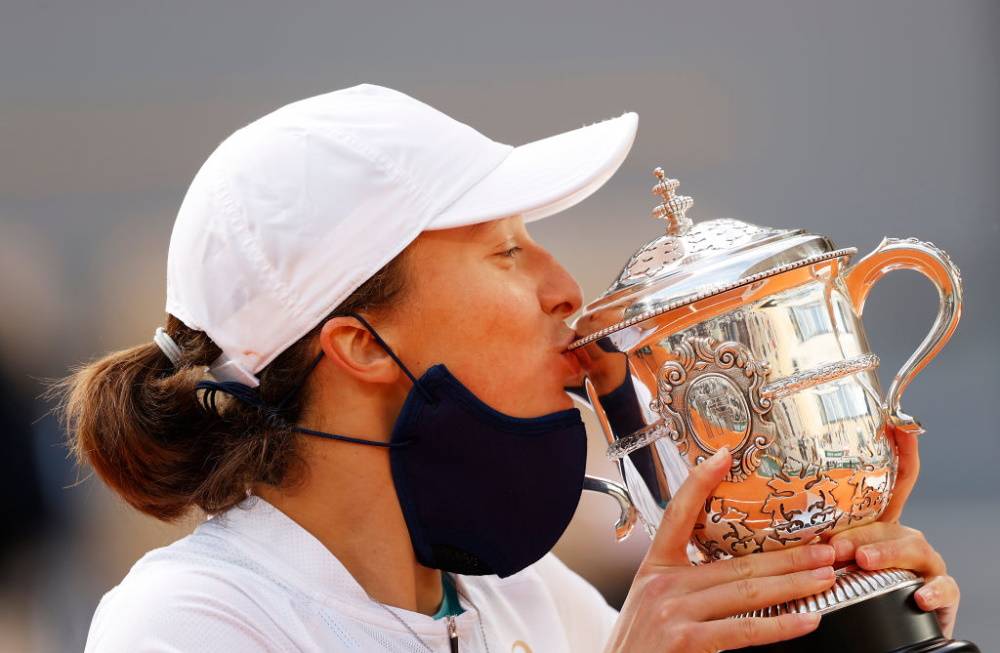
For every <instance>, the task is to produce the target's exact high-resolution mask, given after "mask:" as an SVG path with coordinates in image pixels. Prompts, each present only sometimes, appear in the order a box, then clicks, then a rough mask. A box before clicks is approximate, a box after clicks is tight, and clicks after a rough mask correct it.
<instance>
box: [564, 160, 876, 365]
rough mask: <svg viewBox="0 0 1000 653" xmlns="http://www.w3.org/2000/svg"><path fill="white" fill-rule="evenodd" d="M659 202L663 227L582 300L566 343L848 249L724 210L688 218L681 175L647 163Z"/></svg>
mask: <svg viewBox="0 0 1000 653" xmlns="http://www.w3.org/2000/svg"><path fill="white" fill-rule="evenodd" d="M653 174H654V175H655V176H656V179H657V182H656V184H655V185H654V186H653V194H654V195H657V196H659V197H660V200H661V201H660V203H659V204H658V205H657V206H656V207H655V208H654V209H653V217H654V218H658V219H660V220H663V221H664V222H666V226H667V233H666V234H664V235H663V236H660V237H658V238H655V239H653V240H651V241H649V242H648V243H646V244H645V245H643V246H642V247H640V248H639V249H638V250H637V251H636V252H635V253H634V254H633V255H632V257H631V258H630V259H629V260H628V262H627V263H626V264H625V267H624V268H623V269H622V271H621V274H619V275H618V278H617V279H616V280H615V282H614V283H612V284H611V286H610V287H609V288H608V289H607V290H606V291H604V293H603V294H601V295H600V296H599V297H598V298H597V299H595V300H594V301H593V302H591V303H590V304H588V305H587V307H586V308H585V309H584V311H583V313H582V314H581V315H580V317H579V318H578V319H577V320H576V323H575V325H574V327H575V328H576V330H577V334H578V335H579V336H580V337H581V339H580V340H577V341H576V342H574V343H573V344H572V345H571V346H570V348H571V349H574V348H577V347H580V346H582V345H584V344H586V343H587V342H590V341H592V340H595V339H597V338H599V337H602V336H604V335H607V334H608V333H612V332H614V331H616V330H617V329H621V328H625V327H626V326H629V325H631V324H635V323H636V322H638V321H641V320H643V319H646V318H649V317H652V316H654V315H658V314H659V313H662V312H665V311H667V310H672V309H674V308H678V307H680V306H683V305H684V304H686V303H691V302H694V301H697V300H699V299H703V298H705V297H709V296H711V295H713V294H717V293H719V292H723V291H726V290H730V289H732V288H734V287H737V286H740V285H743V284H746V283H752V282H754V281H756V280H758V279H761V278H764V277H766V276H770V275H772V274H777V273H779V272H782V271H785V270H787V269H791V268H794V267H799V266H801V265H809V264H811V263H815V262H818V261H821V260H824V259H828V258H834V257H836V256H844V255H850V254H853V253H854V252H855V251H856V250H855V249H853V248H848V249H841V250H837V249H835V248H834V244H833V242H832V241H831V240H830V239H829V238H828V237H826V236H821V235H817V234H811V233H807V232H806V231H804V230H802V229H775V228H771V227H761V226H758V225H755V224H750V223H748V222H741V221H740V220H734V219H730V218H721V219H715V220H707V221H705V222H699V223H697V224H695V223H693V222H692V220H691V218H689V217H688V216H687V211H688V210H689V209H690V208H691V206H692V205H693V204H694V200H693V199H691V198H690V197H686V196H684V195H677V194H675V192H674V191H676V189H677V187H678V185H679V183H680V182H678V181H677V180H676V179H669V178H667V176H666V175H665V174H664V172H663V169H662V168H656V169H655V170H654V171H653Z"/></svg>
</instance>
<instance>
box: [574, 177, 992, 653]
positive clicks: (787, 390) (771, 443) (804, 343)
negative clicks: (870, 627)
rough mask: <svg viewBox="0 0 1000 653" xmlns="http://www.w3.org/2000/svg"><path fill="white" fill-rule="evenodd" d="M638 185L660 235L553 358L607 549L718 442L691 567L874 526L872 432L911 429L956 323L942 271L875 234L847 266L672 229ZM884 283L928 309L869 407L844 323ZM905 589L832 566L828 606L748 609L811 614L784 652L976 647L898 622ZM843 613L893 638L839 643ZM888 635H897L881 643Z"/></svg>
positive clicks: (899, 580) (881, 475)
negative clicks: (897, 285)
mask: <svg viewBox="0 0 1000 653" xmlns="http://www.w3.org/2000/svg"><path fill="white" fill-rule="evenodd" d="M654 174H655V176H656V179H657V181H656V185H655V186H654V187H653V193H654V195H657V196H658V197H659V199H660V201H659V204H658V205H657V206H656V207H655V209H654V210H653V216H654V217H655V218H657V219H661V220H663V221H664V222H665V224H666V233H665V234H664V235H662V236H660V237H658V238H656V239H654V240H652V241H650V242H649V243H647V244H646V245H644V246H642V247H641V248H639V250H637V251H636V252H635V254H633V256H632V257H631V258H630V259H629V261H628V262H627V263H626V264H625V266H624V268H623V269H622V272H621V274H620V275H619V276H618V279H617V280H616V281H615V282H614V283H613V284H612V285H611V287H610V288H608V290H607V291H606V292H605V293H604V294H603V295H601V296H600V297H598V298H597V299H596V300H594V301H593V302H591V303H590V304H589V305H588V306H587V307H586V308H585V309H584V311H583V313H582V315H581V316H580V317H579V318H578V320H577V322H576V324H575V327H576V330H577V333H578V334H579V335H580V339H579V340H578V341H577V342H575V343H573V345H571V349H573V350H574V351H576V352H577V354H578V357H579V358H580V361H581V364H582V365H583V367H584V370H585V371H586V380H585V386H584V390H585V392H586V395H587V398H588V400H589V402H590V404H591V405H592V407H593V408H594V410H595V412H596V414H597V416H598V419H599V421H600V424H601V427H602V429H603V430H604V434H605V436H606V438H607V440H608V456H609V457H610V458H611V459H612V460H614V461H616V463H617V464H618V467H619V471H620V472H621V475H622V478H623V479H624V481H625V485H624V486H621V485H619V484H616V483H613V482H611V481H606V480H603V479H588V481H587V485H586V487H587V488H588V489H592V490H597V491H602V492H606V493H609V494H611V495H612V496H614V497H615V498H616V500H618V502H619V504H620V505H621V507H622V516H621V518H620V519H619V522H618V524H617V525H616V534H617V535H618V537H619V539H621V538H624V537H625V536H627V534H628V532H629V531H630V530H631V528H632V524H633V523H635V522H636V521H638V522H639V523H640V524H641V525H642V526H643V528H644V529H645V530H646V532H647V533H648V534H650V535H651V536H652V535H653V533H654V532H655V530H656V527H657V526H658V525H659V523H660V519H661V518H662V516H663V511H664V509H665V508H666V505H667V503H668V501H669V498H670V495H671V493H672V492H674V491H676V489H677V487H678V486H679V485H680V484H681V483H682V482H683V480H684V478H686V476H687V473H688V471H689V470H690V469H692V468H693V467H695V466H696V465H698V464H700V463H701V462H702V461H704V460H705V459H706V458H707V457H709V456H710V455H712V454H713V453H714V452H715V451H717V450H718V449H719V448H721V447H723V446H724V447H727V448H729V450H730V451H731V452H732V455H733V459H732V466H731V468H730V470H729V473H728V474H727V476H726V478H725V480H724V481H723V482H722V483H721V484H720V486H719V487H718V489H717V490H716V492H715V495H714V496H712V497H711V498H710V499H709V500H708V501H707V502H706V503H705V507H704V511H703V513H702V515H701V517H700V518H699V521H698V524H697V525H696V527H695V532H694V536H693V538H692V544H693V545H694V546H692V547H689V551H690V555H691V558H692V561H693V562H695V563H698V564H702V563H708V562H711V561H713V560H718V559H724V558H728V557H732V556H742V555H751V554H754V553H757V552H762V551H770V550H774V549H780V548H785V547H792V546H799V545H802V544H806V543H809V542H813V541H817V540H823V539H826V538H829V537H830V536H832V535H833V534H834V533H837V532H840V531H842V530H845V529H848V528H854V527H856V526H859V525H862V524H867V523H869V522H872V521H874V520H876V519H878V517H879V516H880V515H881V514H882V512H883V511H884V510H885V508H886V506H887V505H888V503H889V499H890V497H891V496H892V489H893V486H894V484H895V481H896V467H897V460H896V456H895V451H894V448H893V444H892V441H891V440H890V436H889V433H888V432H889V431H890V430H891V429H903V430H908V431H911V432H921V431H922V429H921V427H920V425H919V423H918V422H917V421H916V420H915V419H914V418H912V417H910V416H909V415H907V414H906V413H904V412H902V411H901V409H900V398H901V395H902V393H903V391H904V390H905V389H906V386H907V385H908V384H909V382H910V381H911V380H912V378H913V377H914V376H915V375H916V374H917V373H919V372H920V370H921V369H922V368H923V367H924V366H925V365H926V364H927V362H929V361H930V359H931V358H933V357H934V356H935V355H937V353H938V352H940V350H941V348H942V347H943V346H944V345H945V343H946V342H947V341H948V339H949V338H950V337H951V335H952V333H953V332H954V330H955V327H956V325H957V324H958V320H959V316H960V314H961V307H962V288H961V277H960V275H959V272H958V269H957V268H956V267H955V265H954V264H953V263H952V262H951V260H950V259H949V258H948V256H947V255H946V254H945V253H944V252H942V251H941V250H939V249H938V248H936V247H934V246H933V245H932V244H930V243H925V242H921V241H918V240H916V239H912V238H911V239H891V238H887V239H885V240H883V241H882V243H881V244H880V245H879V246H878V247H877V248H876V249H875V251H873V252H872V253H870V254H869V255H867V256H865V257H864V258H862V259H861V260H859V261H857V262H856V263H854V264H853V265H851V264H850V259H851V258H852V257H853V256H854V255H855V254H856V251H857V250H855V249H854V248H845V249H836V248H835V247H834V245H833V243H832V242H831V241H830V240H829V239H828V238H826V237H825V236H819V235H815V234H810V233H807V232H805V231H802V230H779V229H771V228H767V227H762V226H757V225H751V224H747V223H745V222H740V221H738V220H733V219H721V220H710V221H705V222H698V223H695V222H694V221H692V220H691V218H689V217H688V216H687V211H688V210H689V209H690V208H691V207H692V206H693V204H694V201H693V200H692V199H691V198H690V197H685V196H682V195H677V194H676V193H675V191H676V190H677V188H678V185H679V183H678V182H677V180H675V179H668V178H667V177H666V175H665V174H664V173H663V171H662V170H661V169H659V168H657V169H656V170H655V171H654ZM895 269H911V270H916V271H918V272H920V273H921V274H923V275H924V276H925V277H927V278H928V279H929V280H930V281H931V282H932V283H933V284H934V286H935V287H936V288H937V291H938V297H939V306H938V315H937V318H936V319H935V322H934V324H933V326H932V328H931V331H930V333H929V334H928V335H927V337H926V338H925V339H924V341H923V342H922V343H921V344H920V346H919V347H918V349H917V351H916V352H915V353H914V354H913V355H912V356H911V357H910V359H909V360H907V362H906V363H905V364H904V365H903V367H902V369H901V370H900V371H899V373H897V374H896V376H895V379H894V380H893V382H892V385H891V386H890V388H889V391H888V393H885V394H884V395H883V393H882V391H881V388H880V385H879V380H878V376H877V375H876V370H877V368H878V365H879V360H878V357H877V356H876V355H875V354H873V353H872V352H871V351H869V348H868V341H867V338H866V336H865V333H864V328H863V325H862V322H861V315H862V312H863V310H864V305H865V299H866V298H867V296H868V293H869V291H870V290H871V288H872V287H873V286H874V285H875V284H876V283H877V282H878V281H879V279H881V278H882V277H883V276H884V275H885V274H886V273H888V272H889V271H891V270H895ZM883 397H884V398H883ZM921 582H922V580H921V579H920V578H918V577H917V576H916V575H915V574H913V573H912V572H909V571H906V570H889V571H883V572H867V571H862V570H860V569H858V568H857V567H854V566H851V567H846V568H844V569H840V570H838V580H837V583H836V585H835V587H834V588H833V589H832V590H830V592H827V593H826V594H824V595H822V596H815V597H810V598H809V599H804V600H802V601H797V602H794V604H785V605H780V606H773V607H772V608H770V609H769V610H767V611H762V612H760V611H759V612H760V613H761V614H780V613H782V612H784V611H799V612H802V611H817V612H822V613H824V614H826V615H828V617H825V618H824V620H823V622H822V624H823V625H821V627H820V630H818V631H816V633H813V635H810V636H809V637H807V638H804V640H805V639H808V640H809V641H808V642H805V641H804V640H803V648H801V650H807V648H808V650H813V651H815V650H820V651H825V650H852V651H872V652H873V653H876V652H878V653H881V652H883V651H895V650H900V651H907V650H914V651H915V650H917V649H916V648H912V649H911V648H908V647H911V646H913V645H917V644H919V646H920V647H922V648H920V649H919V650H921V651H935V650H948V651H975V650H978V649H976V648H975V647H974V645H972V644H968V643H964V644H963V643H958V642H945V640H943V639H941V642H944V643H943V644H942V645H941V647H938V646H937V643H936V640H934V638H935V637H936V638H940V637H941V633H940V630H938V629H937V626H936V621H934V617H933V615H929V614H922V615H916V616H915V615H913V614H912V611H910V612H906V611H905V610H903V608H902V603H901V602H902V601H905V598H906V597H908V596H909V595H910V594H911V593H912V592H913V591H915V589H916V587H917V586H919V584H920V583H921ZM860 610H864V611H866V612H865V613H864V615H861V616H867V617H872V616H873V615H875V616H878V618H879V619H880V620H882V621H883V622H885V623H890V622H891V623H893V624H894V626H899V627H898V628H895V627H894V628H890V629H888V630H885V629H881V630H880V632H876V633H863V634H859V633H857V632H854V631H855V630H856V629H855V628H853V627H849V626H857V624H858V623H861V621H859V614H860V613H859V612H858V611H860ZM744 616H746V615H744ZM919 617H923V618H925V619H924V621H920V619H919ZM927 619H929V620H931V621H933V624H932V625H929V623H930V622H928V621H927ZM844 620H847V621H844ZM862 621H863V620H862ZM897 622H898V623H897ZM917 622H920V623H917ZM838 623H839V624H841V626H840V627H839V628H838ZM826 624H829V625H826ZM840 631H843V632H848V633H849V632H854V635H853V636H851V637H848V636H847V635H844V634H843V632H840ZM882 631H884V632H882ZM890 631H891V632H892V633H895V634H893V635H892V637H897V639H891V638H890V639H886V638H887V637H890V635H887V634H886V632H890ZM838 632H840V634H838ZM921 633H922V634H921ZM928 633H930V634H928ZM935 633H936V634H935ZM838 637H848V639H837V638H838ZM907 637H909V638H910V639H906V638H907ZM817 638H818V639H817ZM900 638H901V639H900ZM914 638H915V639H914ZM796 641H799V640H796ZM788 644H792V643H788ZM824 646H828V648H823V647H824ZM956 646H957V648H956ZM963 646H965V647H966V648H963ZM817 647H819V648H817ZM942 647H945V648H942ZM947 647H950V648H947ZM774 650H781V651H785V650H788V651H792V650H800V649H799V648H794V647H793V648H780V649H774Z"/></svg>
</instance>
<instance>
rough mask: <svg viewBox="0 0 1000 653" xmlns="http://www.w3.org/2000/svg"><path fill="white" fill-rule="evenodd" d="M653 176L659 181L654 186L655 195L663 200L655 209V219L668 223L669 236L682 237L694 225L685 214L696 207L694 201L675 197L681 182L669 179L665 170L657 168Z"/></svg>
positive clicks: (688, 198)
mask: <svg viewBox="0 0 1000 653" xmlns="http://www.w3.org/2000/svg"><path fill="white" fill-rule="evenodd" d="M653 174H654V175H655V176H656V179H657V181H656V185H655V186H653V194H654V195H659V196H660V198H661V200H662V201H661V202H660V204H658V205H657V206H656V208H654V209H653V217H654V218H657V219H658V220H664V221H666V223H667V234H668V235H670V236H682V235H684V234H685V233H687V230H688V229H690V228H691V225H692V224H693V223H692V222H691V218H689V217H687V216H686V215H685V213H686V212H687V210H688V209H690V208H691V207H692V206H694V200H693V199H691V198H690V197H687V196H686V195H674V191H675V190H677V187H678V186H679V185H680V183H681V182H679V181H677V180H676V179H668V178H667V175H666V174H665V173H664V172H663V168H660V167H657V168H656V169H655V170H653Z"/></svg>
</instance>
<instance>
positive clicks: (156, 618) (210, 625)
mask: <svg viewBox="0 0 1000 653" xmlns="http://www.w3.org/2000/svg"><path fill="white" fill-rule="evenodd" d="M190 537H191V536H189V538H190ZM197 544H198V543H197V542H192V541H191V540H190V539H188V538H182V539H181V540H178V541H177V542H174V543H173V544H171V545H169V546H166V547H162V548H160V549H154V550H153V551H150V552H149V553H147V554H146V555H145V556H143V557H142V558H140V559H139V561H138V562H136V563H135V565H133V567H132V569H130V570H129V572H128V573H127V574H126V576H125V578H123V579H122V581H121V582H120V583H119V584H118V585H117V586H115V587H114V588H112V589H111V590H110V591H108V592H107V593H106V594H105V595H104V597H103V598H102V599H101V601H100V603H99V604H98V606H97V609H96V611H95V612H94V617H93V619H92V621H91V626H90V631H89V633H88V636H87V646H86V649H85V650H86V652H87V653H117V652H119V651H121V652H125V651H135V652H150V653H152V652H161V651H162V652H167V651H171V652H174V651H191V652H194V653H197V652H200V651H205V652H208V651H290V650H294V647H293V645H292V643H291V642H290V641H289V639H288V638H287V636H286V635H285V634H284V633H283V631H282V629H281V628H280V627H279V626H278V624H277V623H276V622H275V619H276V618H280V615H281V612H282V610H281V609H280V606H275V605H273V602H272V601H271V599H272V598H273V597H274V596H275V595H276V593H275V592H274V591H269V589H268V588H267V580H266V579H263V578H260V577H258V575H257V574H255V573H254V572H253V571H252V570H251V569H248V568H246V567H243V566H241V565H239V564H237V563H235V562H231V561H227V560H225V559H224V558H215V557H211V556H207V555H204V554H200V553H199V552H198V551H197ZM276 607H277V608H278V609H277V610H275V608H276Z"/></svg>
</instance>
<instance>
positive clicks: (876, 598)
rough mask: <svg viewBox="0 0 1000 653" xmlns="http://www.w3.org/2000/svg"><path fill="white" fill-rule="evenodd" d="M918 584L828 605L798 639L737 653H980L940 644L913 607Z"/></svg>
mask: <svg viewBox="0 0 1000 653" xmlns="http://www.w3.org/2000/svg"><path fill="white" fill-rule="evenodd" d="M855 570H856V568H855ZM861 573H862V574H863V573H864V572H861ZM852 575H855V574H852ZM922 584H923V583H922V582H914V581H909V582H905V583H902V584H901V586H897V587H894V588H885V589H884V590H883V591H881V592H873V593H872V594H871V595H870V596H868V597H864V598H862V597H858V598H859V599H861V600H856V601H850V602H844V603H843V604H831V605H829V606H828V607H827V608H825V609H822V610H817V611H818V612H821V613H822V614H823V618H822V619H821V620H820V623H819V627H818V628H817V629H816V630H814V631H813V632H811V633H809V634H808V635H806V636H804V637H799V638H798V639H794V640H789V641H785V642H778V643H776V644H768V645H765V646H752V647H749V648H741V649H738V650H739V651H741V652H743V653H806V652H808V653H841V652H842V651H852V653H959V652H962V653H966V652H968V653H980V652H979V648H978V647H977V646H976V645H975V644H972V643H971V642H965V641H959V640H952V639H947V638H945V637H944V635H943V634H942V633H941V628H940V626H939V625H938V621H937V617H936V616H935V615H934V613H932V612H924V611H923V610H921V609H920V607H918V606H917V604H916V601H915V600H914V599H913V594H914V592H916V591H917V589H919V587H920V586H921V585H922ZM886 590H887V591H886ZM757 616H764V615H757ZM768 616H770V615H768Z"/></svg>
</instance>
